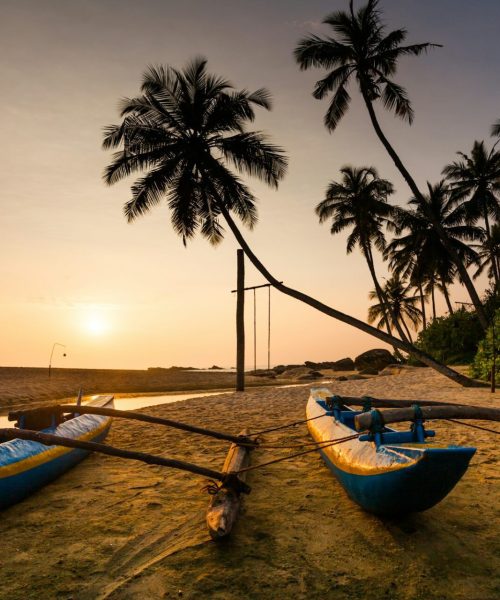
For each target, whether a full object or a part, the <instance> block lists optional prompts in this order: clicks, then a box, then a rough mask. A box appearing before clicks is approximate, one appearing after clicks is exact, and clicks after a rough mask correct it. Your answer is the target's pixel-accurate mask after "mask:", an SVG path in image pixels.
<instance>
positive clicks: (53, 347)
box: [49, 342, 66, 378]
mask: <svg viewBox="0 0 500 600" xmlns="http://www.w3.org/2000/svg"><path fill="white" fill-rule="evenodd" d="M56 346H61V347H62V348H66V346H65V345H64V344H59V342H54V344H53V346H52V352H51V353H50V358H49V378H50V375H51V369H52V356H53V355H54V349H55V347H56ZM63 356H66V352H64V353H63Z"/></svg>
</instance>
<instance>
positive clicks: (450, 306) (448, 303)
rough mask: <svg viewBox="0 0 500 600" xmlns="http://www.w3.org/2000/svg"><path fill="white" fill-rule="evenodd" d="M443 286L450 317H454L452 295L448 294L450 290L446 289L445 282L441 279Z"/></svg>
mask: <svg viewBox="0 0 500 600" xmlns="http://www.w3.org/2000/svg"><path fill="white" fill-rule="evenodd" d="M441 285H442V286H443V295H444V299H445V300H446V306H447V307H448V311H449V313H450V315H452V314H453V306H452V305H451V302H450V294H449V293H448V288H447V287H446V283H445V282H444V279H443V278H441Z"/></svg>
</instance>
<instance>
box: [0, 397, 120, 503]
mask: <svg viewBox="0 0 500 600" xmlns="http://www.w3.org/2000/svg"><path fill="white" fill-rule="evenodd" d="M88 404H89V405H91V406H100V407H107V408H113V396H96V397H94V398H93V399H92V400H91V401H90V402H89V403H88ZM75 408H76V406H75ZM57 420H61V419H57ZM57 420H56V416H55V415H54V417H53V418H52V424H50V425H49V426H43V428H36V429H39V430H40V431H43V432H44V433H51V434H53V435H59V436H62V437H67V438H73V439H75V440H82V441H86V442H102V441H103V440H104V439H105V438H106V436H107V434H108V432H109V428H110V427H111V420H112V419H111V418H110V417H103V416H98V415H78V414H72V415H67V416H66V417H63V419H62V422H57ZM18 425H19V426H20V427H24V428H26V429H35V427H34V426H33V425H30V424H28V423H23V422H21V423H19V424H18ZM88 454H89V453H88V451H86V450H81V449H76V448H67V447H63V446H44V445H43V444H40V443H38V442H32V441H28V440H21V439H15V440H11V441H9V442H4V443H0V508H6V507H7V506H11V505H12V504H15V503H16V502H19V501H21V500H23V499H24V498H26V497H27V496H29V495H30V494H32V493H33V492H35V491H36V490H38V489H40V488H41V487H43V486H44V485H46V484H47V483H49V482H50V481H53V480H54V479H57V477H59V476H60V475H62V474H63V473H64V472H65V471H67V470H68V469H70V468H71V467H73V466H74V465H76V464H77V463H79V462H80V461H81V460H83V459H84V458H85V457H86V456H87V455H88Z"/></svg>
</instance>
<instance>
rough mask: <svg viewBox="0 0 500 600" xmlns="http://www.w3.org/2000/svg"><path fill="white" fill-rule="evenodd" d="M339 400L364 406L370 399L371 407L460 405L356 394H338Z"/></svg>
mask: <svg viewBox="0 0 500 600" xmlns="http://www.w3.org/2000/svg"><path fill="white" fill-rule="evenodd" d="M338 398H339V400H340V402H341V403H342V404H345V405H346V406H364V405H365V404H366V402H367V401H368V400H370V402H371V404H372V406H373V407H375V408H377V407H381V408H383V407H387V408H404V407H407V406H413V405H414V404H418V405H419V406H462V404H456V403H453V402H441V401H438V400H389V399H388V398H372V397H371V396H366V397H364V398H362V397H358V396H338Z"/></svg>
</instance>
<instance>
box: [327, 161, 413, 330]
mask: <svg viewBox="0 0 500 600" xmlns="http://www.w3.org/2000/svg"><path fill="white" fill-rule="evenodd" d="M340 172H341V173H342V180H341V181H340V182H337V181H332V182H331V183H330V185H329V186H328V189H327V191H326V197H325V199H324V200H322V201H321V202H320V203H319V204H318V205H317V206H316V214H317V215H318V217H319V222H320V223H324V222H325V221H327V220H329V219H331V221H332V224H331V228H330V231H331V233H332V235H335V234H337V233H340V232H341V231H344V230H345V229H350V230H351V233H350V234H349V236H348V238H347V253H348V254H349V253H351V252H352V251H353V250H354V248H355V247H356V246H359V247H360V249H361V252H362V253H363V256H364V257H365V260H366V263H367V265H368V269H369V270H370V275H371V277H372V280H373V284H374V286H375V290H376V294H377V298H378V301H379V303H380V306H381V310H382V311H383V313H384V320H385V323H386V327H387V333H389V334H390V333H391V325H390V323H391V321H393V322H396V319H395V318H394V316H392V317H391V318H389V315H388V312H389V311H390V307H389V305H388V302H387V298H385V295H384V291H383V289H382V288H381V286H380V284H379V282H378V279H377V274H376V272H375V263H374V260H373V246H375V248H376V249H377V250H379V252H383V251H384V250H385V246H386V243H385V235H384V227H385V226H390V225H391V224H392V221H391V216H392V213H393V207H392V206H391V205H390V204H388V202H387V198H388V196H389V195H390V194H392V193H393V192H394V188H393V186H392V184H391V182H390V181H387V180H386V179H381V178H380V177H379V176H378V172H377V170H376V169H375V168H374V167H359V168H358V167H352V166H345V167H342V168H341V169H340ZM398 329H399V330H400V334H399V335H400V336H401V338H402V339H405V337H406V336H405V334H404V332H403V331H402V330H401V328H400V327H398Z"/></svg>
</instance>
